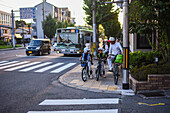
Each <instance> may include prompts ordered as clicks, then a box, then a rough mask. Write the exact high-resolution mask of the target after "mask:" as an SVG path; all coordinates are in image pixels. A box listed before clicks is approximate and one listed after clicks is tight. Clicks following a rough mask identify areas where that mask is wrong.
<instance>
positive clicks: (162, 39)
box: [129, 0, 170, 59]
mask: <svg viewBox="0 0 170 113" xmlns="http://www.w3.org/2000/svg"><path fill="white" fill-rule="evenodd" d="M169 12H170V1H169V0H136V1H134V2H132V3H131V4H130V7H129V20H130V31H131V32H132V33H139V34H148V35H149V34H152V33H154V34H156V33H158V40H157V41H158V42H159V45H158V46H159V48H158V49H157V48H156V46H155V45H153V44H152V43H150V44H151V46H152V47H153V48H154V49H157V51H159V52H161V54H162V57H163V59H168V58H167V57H168V55H170V52H169V51H170V49H169V48H168V44H169V43H170V38H169V37H170V32H169V30H170V29H169V27H168V26H170V15H169Z"/></svg>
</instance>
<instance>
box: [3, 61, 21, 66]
mask: <svg viewBox="0 0 170 113" xmlns="http://www.w3.org/2000/svg"><path fill="white" fill-rule="evenodd" d="M16 62H19V61H12V62H7V63H4V64H0V66H4V65H8V64H13V63H16Z"/></svg>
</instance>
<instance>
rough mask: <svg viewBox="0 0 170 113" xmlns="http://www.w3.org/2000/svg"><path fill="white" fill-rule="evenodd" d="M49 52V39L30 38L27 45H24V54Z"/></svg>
mask: <svg viewBox="0 0 170 113" xmlns="http://www.w3.org/2000/svg"><path fill="white" fill-rule="evenodd" d="M43 53H48V54H50V53H51V42H50V40H49V39H32V40H31V42H30V43H29V45H28V46H27V47H26V54H27V56H29V55H30V54H38V55H40V56H41V55H42V54H43Z"/></svg>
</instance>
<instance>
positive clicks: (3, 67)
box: [0, 61, 29, 69]
mask: <svg viewBox="0 0 170 113" xmlns="http://www.w3.org/2000/svg"><path fill="white" fill-rule="evenodd" d="M28 62H29V61H24V62H19V63H16V64H11V65H7V66H2V67H0V69H5V68H9V67H13V66H17V65H21V64H25V63H28Z"/></svg>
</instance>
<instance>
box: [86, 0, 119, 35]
mask: <svg viewBox="0 0 170 113" xmlns="http://www.w3.org/2000/svg"><path fill="white" fill-rule="evenodd" d="M103 1H109V0H103ZM113 8H114V5H112V4H102V5H101V4H100V2H99V1H96V15H95V18H96V28H97V33H99V31H98V30H99V25H100V24H102V26H103V27H104V29H105V35H106V36H111V35H112V36H116V35H117V33H118V32H119V31H120V23H119V22H118V18H117V17H118V16H117V15H118V10H116V11H113ZM83 9H84V10H85V14H86V15H87V17H86V18H85V20H86V23H87V24H89V25H92V24H93V23H92V11H93V9H94V7H93V5H92V0H84V6H83Z"/></svg>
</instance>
